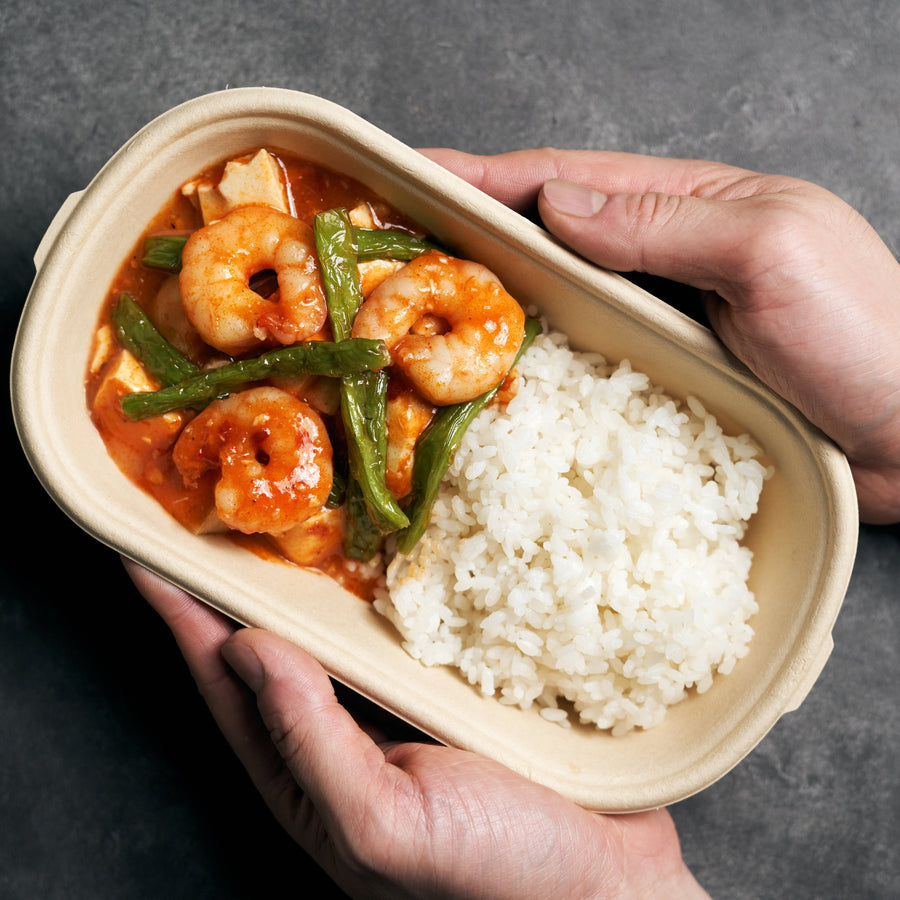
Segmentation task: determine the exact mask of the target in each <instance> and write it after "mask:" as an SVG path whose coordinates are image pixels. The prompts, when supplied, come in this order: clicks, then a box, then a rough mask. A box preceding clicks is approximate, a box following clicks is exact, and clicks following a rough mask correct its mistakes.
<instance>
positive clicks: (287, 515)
mask: <svg viewBox="0 0 900 900" xmlns="http://www.w3.org/2000/svg"><path fill="white" fill-rule="evenodd" d="M331 452H332V451H331V442H330V440H329V438H328V432H327V431H326V429H325V424H324V423H323V421H322V419H321V418H320V417H319V415H318V414H317V413H316V412H315V411H314V410H313V409H312V408H311V407H309V406H308V405H307V404H306V403H304V402H303V401H302V400H298V399H297V398H296V397H293V396H291V395H290V394H288V393H286V392H285V391H282V390H279V389H278V388H273V387H257V388H251V389H250V390H246V391H241V392H240V393H236V394H231V395H229V396H228V397H224V398H223V399H221V400H215V401H214V402H213V403H211V404H210V405H209V406H207V407H206V409H204V410H203V412H201V413H199V414H198V415H197V416H196V417H195V418H194V419H192V420H191V421H190V422H189V423H188V424H187V426H185V428H184V431H182V433H181V436H180V437H179V438H178V441H177V442H176V444H175V448H174V450H173V453H172V458H173V460H174V462H175V465H176V467H177V468H178V471H179V472H180V473H181V476H182V478H183V479H184V482H185V484H186V485H191V484H196V483H197V482H199V480H200V479H201V478H202V477H203V476H204V474H206V473H207V472H209V471H210V470H217V474H218V481H217V483H216V488H215V500H216V511H217V512H218V515H219V518H220V519H221V520H222V521H223V522H224V523H225V525H227V526H228V527H229V528H233V529H235V530H237V531H242V532H244V533H245V534H254V533H258V532H267V533H269V534H280V533H282V532H284V531H287V530H288V529H289V528H292V527H294V526H295V525H298V524H299V523H300V522H303V521H304V520H306V519H308V518H310V517H311V516H313V515H315V514H317V513H318V512H320V511H321V509H322V506H323V505H324V503H325V501H326V500H327V498H328V494H329V492H330V491H331V483H332V467H331Z"/></svg>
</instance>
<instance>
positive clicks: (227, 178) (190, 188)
mask: <svg viewBox="0 0 900 900" xmlns="http://www.w3.org/2000/svg"><path fill="white" fill-rule="evenodd" d="M182 193H183V194H184V195H185V196H187V197H193V198H194V199H195V200H196V202H197V204H198V205H199V207H200V213H201V215H202V216H203V224H204V225H208V224H209V223H210V222H214V221H216V220H217V219H221V218H222V216H224V215H226V214H227V213H229V212H231V210H233V209H237V208H238V207H240V206H268V207H271V208H272V209H277V210H278V211H279V212H284V213H286V212H289V211H290V201H289V198H288V191H287V185H286V183H285V180H284V175H283V173H282V170H281V166H280V165H279V164H278V160H276V159H275V157H274V156H272V154H271V153H269V151H268V150H265V149H262V150H258V151H257V152H256V153H255V154H254V155H253V156H252V157H240V158H238V159H233V160H230V161H229V162H228V163H226V165H225V169H224V171H223V172H222V177H221V179H219V183H218V184H213V183H212V182H210V181H207V180H204V179H195V180H193V181H189V182H188V183H187V184H186V185H185V186H184V187H183V188H182Z"/></svg>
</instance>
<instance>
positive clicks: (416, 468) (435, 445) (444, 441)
mask: <svg viewBox="0 0 900 900" xmlns="http://www.w3.org/2000/svg"><path fill="white" fill-rule="evenodd" d="M540 331H541V323H540V321H539V320H538V319H532V318H528V319H526V320H525V335H524V337H523V338H522V344H521V345H520V347H519V351H518V353H517V354H516V358H515V360H514V361H513V366H515V364H516V363H517V362H518V361H519V359H521V357H522V354H523V353H524V352H525V351H526V350H527V349H528V347H529V346H530V345H531V343H532V341H533V340H534V339H535V337H536V336H537V335H538V334H540ZM500 384H502V382H500ZM500 384H498V385H497V386H496V387H494V388H491V390H489V391H487V392H486V393H484V394H482V395H481V396H480V397H476V398H475V399H474V400H469V401H467V402H465V403H457V404H454V405H453V406H443V407H441V408H440V409H439V410H438V411H437V412H436V413H435V416H434V418H433V419H432V420H431V422H430V424H429V425H428V427H427V428H426V429H425V431H424V432H423V433H422V436H421V437H420V438H419V441H418V443H417V444H416V452H415V458H414V460H413V474H412V490H411V491H410V493H409V499H408V502H407V504H406V514H407V517H408V518H409V525H408V526H407V527H406V528H404V529H403V530H402V531H401V532H400V533H399V534H398V535H397V549H398V550H399V551H400V553H409V552H410V551H411V550H412V549H413V547H415V545H416V544H417V543H418V542H419V539H420V538H421V537H422V534H423V533H424V532H425V528H426V527H427V525H428V521H429V519H430V517H431V509H432V507H433V506H434V501H435V499H436V498H437V495H438V490H439V489H440V486H441V481H443V478H444V475H445V474H446V472H447V469H448V468H449V466H450V462H451V461H452V459H453V455H454V453H456V450H457V449H458V447H459V444H460V442H461V441H462V438H463V435H464V434H465V433H466V429H467V428H468V427H469V425H470V424H471V423H472V421H473V420H474V419H475V417H476V416H477V415H478V413H480V412H481V411H482V410H483V409H484V408H485V407H486V406H487V405H488V404H489V403H490V402H491V400H493V399H494V397H495V395H496V394H497V391H498V390H499V389H500Z"/></svg>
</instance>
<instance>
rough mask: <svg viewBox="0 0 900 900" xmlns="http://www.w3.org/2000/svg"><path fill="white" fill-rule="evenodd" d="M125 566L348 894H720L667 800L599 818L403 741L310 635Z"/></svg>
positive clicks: (243, 753) (274, 799)
mask: <svg viewBox="0 0 900 900" xmlns="http://www.w3.org/2000/svg"><path fill="white" fill-rule="evenodd" d="M125 566H126V568H127V570H128V572H129V574H130V576H131V578H132V580H133V581H134V583H135V585H136V586H137V588H138V590H139V591H140V592H141V593H142V594H143V595H144V596H145V597H146V598H147V600H148V601H149V602H150V603H151V605H152V606H153V607H154V608H155V609H156V610H157V612H159V613H160V615H161V616H162V618H163V619H164V620H165V622H166V623H167V625H168V626H169V628H170V629H171V630H172V633H173V634H174V636H175V638H176V640H177V642H178V645H179V648H180V649H181V652H182V653H183V655H184V658H185V660H186V661H187V663H188V665H189V667H190V669H191V672H192V673H193V676H194V678H195V680H196V683H197V685H198V687H199V689H200V692H201V694H202V695H203V697H204V698H205V700H206V702H207V704H208V705H209V708H210V710H211V711H212V714H213V716H214V717H215V719H216V722H217V724H218V726H219V728H220V729H221V731H222V733H223V734H224V736H225V738H226V740H227V741H228V742H229V744H230V745H231V746H232V748H233V749H234V751H235V753H236V754H237V756H238V757H239V759H240V760H241V762H242V763H243V765H244V767H245V768H246V770H247V772H248V773H249V775H250V777H251V779H252V780H253V783H254V785H255V786H256V788H257V790H258V791H259V792H260V794H261V795H262V797H263V798H264V800H265V801H266V803H267V805H268V806H269V808H270V809H271V810H272V812H273V814H274V815H275V816H276V818H277V819H278V821H279V822H280V824H281V825H282V827H284V828H285V829H286V831H287V832H288V833H289V834H290V835H291V836H292V837H293V838H294V840H296V842H297V843H298V844H299V846H300V847H302V848H303V849H304V850H305V851H306V852H307V853H308V854H309V855H310V856H311V857H312V858H313V859H314V860H315V861H316V862H317V863H318V864H319V865H320V866H321V867H322V868H323V869H324V870H325V872H326V873H327V874H328V875H329V876H330V877H331V878H332V879H333V880H334V881H335V882H336V883H337V884H338V885H340V886H341V887H342V888H343V889H344V890H345V891H346V892H348V893H349V894H350V895H351V896H358V897H366V898H375V897H390V898H392V900H395V898H400V897H429V898H439V897H490V898H504V897H510V898H515V900H525V898H528V897H535V898H541V900H543V898H545V897H588V896H589V897H596V898H604V897H609V898H613V897H615V898H656V897H660V896H667V897H671V898H672V900H680V898H693V897H706V896H707V895H706V894H705V892H704V891H703V889H702V888H701V887H700V886H699V885H698V884H697V882H696V881H695V880H694V879H693V877H692V876H691V874H690V872H689V871H688V870H687V868H686V867H685V865H684V863H683V862H682V859H681V853H680V849H679V845H678V838H677V836H676V834H675V829H674V826H673V824H672V820H671V818H670V816H669V814H668V813H667V812H666V811H665V810H654V811H651V812H646V813H639V814H635V815H625V816H602V815H597V814H594V813H590V812H588V811H586V810H584V809H582V808H580V807H578V806H576V805H575V804H573V803H571V802H569V801H567V800H565V799H564V798H562V797H561V796H559V795H558V794H556V793H555V792H554V791H551V790H549V789H547V788H544V787H541V786H539V785H537V784H534V783H533V782H530V781H528V780H526V779H525V778H522V777H520V776H518V775H516V774H514V773H513V772H511V771H510V770H508V769H506V768H505V767H504V766H501V765H499V764H497V763H494V762H491V761H489V760H487V759H483V758H481V757H479V756H476V755H475V754H472V753H467V752H464V751H461V750H455V749H452V748H449V747H444V746H439V745H436V744H434V743H433V742H430V741H427V740H424V739H423V740H418V741H409V740H404V741H400V740H395V739H394V734H393V731H395V730H401V731H402V730H404V728H403V727H400V723H398V722H395V725H397V726H398V728H397V729H392V728H390V727H388V728H387V729H385V728H382V727H373V726H372V725H371V724H367V723H365V722H360V723H358V722H357V721H356V720H355V719H354V718H353V717H352V716H351V715H350V713H349V712H348V710H347V709H346V708H345V707H344V706H342V705H340V704H339V702H338V700H337V698H336V696H335V692H334V690H333V687H332V684H331V682H330V680H329V678H328V677H327V675H326V673H325V671H324V670H323V669H322V668H321V666H319V664H318V663H317V662H316V661H315V660H313V659H312V658H311V657H310V656H309V655H308V654H306V653H305V652H303V651H302V650H301V649H300V648H298V647H296V646H294V645H293V644H291V643H289V642H288V641H286V640H283V639H281V638H279V637H276V636H275V635H272V634H269V633H267V632H265V631H261V630H259V629H252V628H248V629H237V628H236V626H235V625H234V624H233V623H232V622H230V621H229V620H228V619H227V618H225V617H224V616H222V615H220V614H219V613H217V612H216V611H214V610H212V609H211V608H209V607H207V606H204V605H203V604H202V603H200V602H199V601H197V600H195V599H194V598H193V597H191V596H190V595H188V594H186V593H185V592H184V591H182V590H180V589H179V588H176V587H174V586H173V585H171V584H169V583H168V582H166V581H164V580H162V579H161V578H159V577H157V576H156V575H153V574H152V573H150V572H148V571H147V570H146V569H143V568H141V567H140V566H138V565H136V564H134V563H132V562H129V561H125ZM246 686H249V688H250V691H248V690H247V687H246ZM406 730H408V728H407V729H406Z"/></svg>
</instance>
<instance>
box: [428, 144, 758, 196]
mask: <svg viewBox="0 0 900 900" xmlns="http://www.w3.org/2000/svg"><path fill="white" fill-rule="evenodd" d="M420 152H421V153H422V154H424V155H425V156H427V157H428V158H429V159H432V160H434V161H435V162H437V163H438V164H439V165H441V166H443V167H444V168H445V169H448V170H449V171H451V172H453V173H454V174H456V175H458V176H459V177H461V178H463V179H464V180H466V181H468V182H469V183H470V184H473V185H474V186H475V187H477V188H478V189H479V190H482V191H484V192H485V193H487V194H490V195H491V196H492V197H494V198H496V199H498V200H500V201H501V202H502V203H504V204H506V205H507V206H509V207H511V208H513V209H516V210H519V211H521V210H524V209H527V208H530V207H532V206H534V204H535V203H536V201H537V197H538V194H539V192H540V190H541V187H542V186H543V185H544V183H545V182H547V181H551V180H554V179H561V180H565V181H571V182H574V183H576V184H581V185H584V186H586V187H590V188H593V189H594V190H596V191H599V192H600V193H602V194H619V193H640V194H644V193H651V192H660V193H665V194H683V195H692V196H698V197H719V198H725V197H728V198H733V197H736V196H749V195H750V194H752V193H754V192H755V191H756V190H757V189H758V183H759V180H760V179H764V178H766V177H767V176H759V175H757V174H756V173H754V172H750V171H748V170H746V169H740V168H737V167H734V166H728V165H724V164H722V163H715V162H707V161H704V160H683V159H670V158H666V157H657V156H646V155H642V154H636V153H621V152H614V151H606V150H556V149H554V148H550V147H545V148H541V149H532V150H514V151H511V152H509V153H498V154H496V155H493V156H479V155H475V154H471V153H464V152H462V151H459V150H453V149H449V148H444V147H429V148H424V149H422V150H420Z"/></svg>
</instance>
